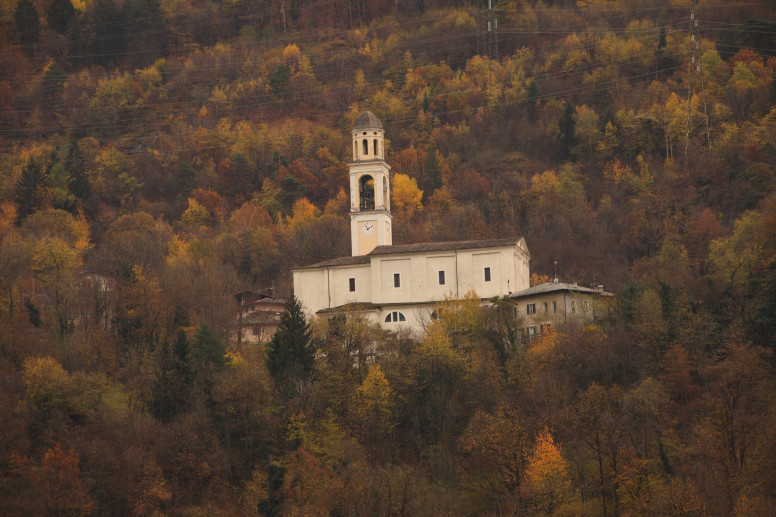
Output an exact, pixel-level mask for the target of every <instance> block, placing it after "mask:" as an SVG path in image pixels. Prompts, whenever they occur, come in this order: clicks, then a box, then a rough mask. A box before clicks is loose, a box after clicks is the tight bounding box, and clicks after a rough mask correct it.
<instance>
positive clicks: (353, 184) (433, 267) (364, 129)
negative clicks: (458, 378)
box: [293, 111, 530, 330]
mask: <svg viewBox="0 0 776 517" xmlns="http://www.w3.org/2000/svg"><path fill="white" fill-rule="evenodd" d="M351 134H352V139H353V140H352V143H353V160H354V161H353V162H352V163H350V164H349V167H350V203H351V211H350V219H351V242H352V256H350V257H341V258H337V259H334V260H330V261H326V262H322V263H319V264H313V265H311V266H306V267H302V268H299V269H296V270H294V271H293V277H294V278H293V280H294V294H295V295H296V297H297V298H298V299H299V300H300V301H301V303H302V306H303V307H304V309H305V311H306V312H307V313H308V314H311V315H312V314H316V313H324V314H325V313H329V312H334V313H336V312H342V311H344V310H345V309H350V310H357V311H358V312H360V313H361V314H363V315H366V316H367V317H368V318H369V319H371V320H372V321H373V322H375V323H379V324H380V325H381V326H383V327H384V328H387V329H391V330H400V329H402V328H407V329H410V330H418V329H420V328H422V326H423V324H424V323H425V322H426V321H428V318H429V317H430V316H431V313H432V311H433V310H434V307H435V304H436V303H438V302H440V301H443V300H445V299H446V298H448V299H449V298H453V299H456V298H461V297H463V296H464V295H465V294H467V293H469V292H474V293H475V294H476V295H477V296H479V297H481V298H493V297H501V296H508V295H509V294H511V293H514V292H517V291H521V290H524V289H528V287H529V270H528V267H529V261H530V254H529V252H528V247H527V246H526V243H525V239H523V238H509V239H493V240H482V241H460V242H436V243H423V244H403V245H396V246H394V245H392V237H391V235H392V227H391V223H392V220H391V212H390V209H391V193H390V166H389V165H388V164H387V163H386V162H385V159H384V152H385V147H384V138H383V128H382V123H381V122H380V120H379V119H378V118H377V117H376V116H375V115H374V114H373V113H371V112H369V111H366V112H364V113H362V114H361V115H359V116H358V117H357V118H356V120H355V121H354V123H353V130H352V133H351Z"/></svg>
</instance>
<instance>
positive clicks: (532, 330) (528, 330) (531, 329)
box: [525, 325, 536, 338]
mask: <svg viewBox="0 0 776 517" xmlns="http://www.w3.org/2000/svg"><path fill="white" fill-rule="evenodd" d="M525 330H526V333H527V334H528V337H529V338H532V337H534V336H536V327H534V326H533V325H531V326H530V327H528V328H526V329H525Z"/></svg>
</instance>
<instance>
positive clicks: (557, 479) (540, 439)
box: [525, 429, 571, 514]
mask: <svg viewBox="0 0 776 517" xmlns="http://www.w3.org/2000/svg"><path fill="white" fill-rule="evenodd" d="M525 481H526V489H527V492H528V494H530V498H531V501H532V503H533V505H534V507H535V508H536V509H538V510H539V511H541V512H545V513H548V514H552V513H553V511H554V510H555V509H557V508H558V507H560V506H562V505H563V504H564V503H567V502H568V501H569V500H570V498H571V478H570V476H569V466H568V463H567V462H566V460H565V459H564V458H563V455H562V453H561V449H560V446H559V445H557V444H556V443H555V440H554V438H553V437H552V434H551V433H550V431H549V430H547V429H544V430H543V431H542V432H540V433H539V436H537V437H536V447H535V448H534V451H533V454H532V455H531V457H530V458H529V459H528V465H527V467H526V470H525Z"/></svg>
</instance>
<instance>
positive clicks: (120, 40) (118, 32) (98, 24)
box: [90, 0, 126, 64]
mask: <svg viewBox="0 0 776 517" xmlns="http://www.w3.org/2000/svg"><path fill="white" fill-rule="evenodd" d="M123 18H124V17H123V15H122V12H121V9H119V7H118V6H117V5H116V3H115V2H114V0H96V2H95V3H94V8H93V9H92V15H91V20H90V21H91V23H92V24H93V25H94V38H93V39H92V40H91V47H92V48H91V53H92V54H93V56H94V57H93V59H94V61H95V62H96V63H97V64H109V63H115V62H117V61H119V60H120V59H121V58H122V57H123V55H124V52H125V50H126V37H125V30H126V29H125V27H126V22H125V20H124V19H123Z"/></svg>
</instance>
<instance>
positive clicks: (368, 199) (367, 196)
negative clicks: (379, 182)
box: [358, 174, 375, 211]
mask: <svg viewBox="0 0 776 517" xmlns="http://www.w3.org/2000/svg"><path fill="white" fill-rule="evenodd" d="M358 191H359V194H360V196H359V209H360V210H362V211H363V210H374V209H375V180H374V178H372V176H369V175H368V174H365V175H363V176H361V179H359V180H358Z"/></svg>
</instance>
